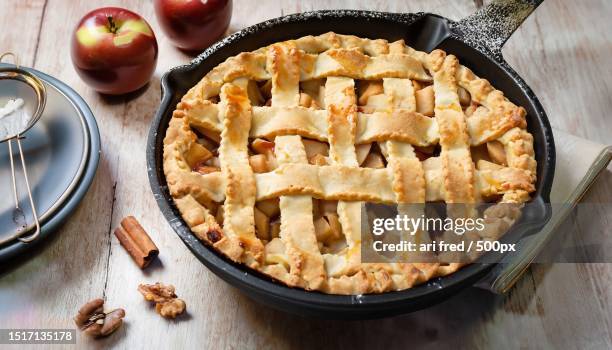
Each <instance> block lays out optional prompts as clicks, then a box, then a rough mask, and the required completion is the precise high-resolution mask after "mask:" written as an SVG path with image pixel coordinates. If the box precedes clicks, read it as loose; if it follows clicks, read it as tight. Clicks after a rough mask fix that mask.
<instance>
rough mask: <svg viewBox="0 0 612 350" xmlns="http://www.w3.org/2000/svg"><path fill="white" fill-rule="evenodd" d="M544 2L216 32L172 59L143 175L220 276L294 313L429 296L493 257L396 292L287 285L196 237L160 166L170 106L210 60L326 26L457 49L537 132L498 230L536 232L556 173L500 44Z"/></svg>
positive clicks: (547, 134)
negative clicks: (530, 169) (525, 205)
mask: <svg viewBox="0 0 612 350" xmlns="http://www.w3.org/2000/svg"><path fill="white" fill-rule="evenodd" d="M540 2H541V0H539V1H535V3H534V2H527V1H526V0H512V1H502V2H498V3H493V4H491V5H488V6H487V7H485V8H483V9H481V10H480V11H478V12H476V13H475V14H473V15H472V16H470V17H468V18H466V19H464V20H461V21H459V22H454V21H451V20H449V19H447V18H444V17H441V16H438V15H434V14H428V13H415V14H397V13H382V12H369V11H349V10H340V11H316V12H308V13H302V14H296V15H289V16H284V17H280V18H276V19H272V20H269V21H266V22H263V23H260V24H257V25H254V26H252V27H249V28H246V29H244V30H242V31H240V32H237V33H235V34H233V35H231V36H229V37H227V38H225V39H224V40H222V41H220V42H217V43H216V44H214V45H213V46H211V47H210V48H208V49H207V50H206V51H204V52H203V53H202V54H201V55H200V56H199V57H197V58H196V59H195V60H194V61H192V62H191V63H190V64H189V65H186V66H181V67H177V68H174V69H172V70H170V71H169V72H167V73H166V74H165V75H164V77H163V78H162V82H161V85H162V102H161V105H160V107H159V110H158V112H157V114H156V116H155V119H154V120H153V122H152V124H151V130H150V133H149V139H148V144H147V162H148V167H149V180H150V183H151V188H152V190H153V193H154V195H155V197H156V199H157V202H158V205H159V207H160V209H161V211H162V213H163V214H164V216H165V217H166V219H167V220H168V221H169V223H170V225H171V226H172V227H173V228H174V230H175V231H176V232H177V234H178V235H179V236H180V237H181V239H182V240H183V241H184V242H185V244H186V245H187V247H188V248H189V249H190V250H191V251H192V252H193V253H194V254H195V255H196V256H197V257H198V259H200V260H201V261H202V262H203V263H204V264H205V265H206V266H207V267H208V268H209V269H210V270H212V271H213V272H214V273H215V274H217V275H218V276H219V277H221V278H222V279H224V280H225V281H226V282H228V283H230V284H232V285H233V286H235V287H238V288H239V289H241V290H242V291H243V292H244V293H246V294H247V295H248V296H250V297H251V298H253V299H255V300H257V301H259V302H261V303H263V304H266V305H268V306H271V307H274V308H277V309H280V310H284V311H288V312H292V313H296V314H300V315H307V316H315V317H322V318H336V319H365V318H377V317H384V316H391V315H396V314H400V313H406V312H410V311H414V310H417V309H421V308H424V307H427V306H430V305H432V304H434V303H436V302H439V301H441V300H443V299H445V298H447V297H449V296H450V295H452V294H453V293H455V292H457V291H459V290H460V289H462V288H465V287H468V286H471V285H473V284H474V283H475V282H476V281H477V280H479V279H480V278H482V277H483V276H484V275H485V274H486V273H487V272H488V271H489V270H490V269H491V268H492V267H493V265H492V264H484V263H476V264H472V265H469V266H466V267H464V268H463V269H461V270H459V271H458V272H456V273H454V274H452V275H450V276H447V277H443V278H437V279H434V280H432V281H430V282H429V283H427V284H424V285H420V286H416V287H414V288H412V289H408V290H404V291H400V292H390V293H384V294H378V295H363V296H340V295H326V294H322V293H318V292H306V291H303V290H300V289H293V288H289V287H286V286H284V285H281V284H278V283H275V282H273V281H271V280H270V279H269V278H266V277H265V276H262V275H261V274H259V273H257V272H254V271H251V270H249V269H247V268H245V267H244V266H241V265H238V264H235V263H232V262H231V261H229V260H228V259H226V258H224V257H223V256H222V255H220V254H219V253H217V252H215V251H214V250H213V249H211V248H210V247H208V246H206V245H204V244H203V243H201V242H200V241H199V240H198V239H197V238H196V237H195V236H194V235H193V234H192V232H191V231H190V229H189V227H188V226H187V225H186V224H185V222H184V221H183V220H182V219H181V216H180V214H179V212H178V210H177V209H176V208H175V206H174V205H173V204H172V203H173V202H172V198H171V197H170V194H169V192H168V188H167V186H166V182H165V177H164V174H163V169H162V153H163V139H164V136H165V134H166V128H167V126H168V121H169V119H170V118H171V116H172V111H173V110H174V108H175V106H176V104H177V102H178V101H179V100H180V98H181V97H182V96H183V95H184V94H185V93H186V92H187V90H188V89H189V88H191V87H192V86H193V85H195V84H196V83H197V82H198V81H199V80H200V79H201V78H202V77H203V76H204V75H205V74H206V73H207V72H208V71H209V70H211V69H212V68H213V67H215V66H217V65H218V64H219V63H221V62H223V61H224V60H225V59H226V58H228V57H230V56H234V55H237V54H239V53H240V52H243V51H252V50H255V49H257V48H260V47H262V46H265V45H267V44H270V43H273V42H277V41H282V40H287V39H292V38H299V37H302V36H305V35H309V34H312V35H317V34H321V33H325V32H328V31H334V32H336V33H340V34H354V35H357V36H359V37H366V38H372V39H375V38H384V39H387V40H389V41H393V40H397V39H404V40H405V41H406V43H407V44H408V45H410V46H412V47H414V48H416V49H419V50H423V51H427V52H429V51H431V50H432V49H434V48H441V49H444V50H445V51H447V52H448V53H452V54H454V55H456V56H457V57H458V58H459V60H460V62H462V63H463V64H464V65H466V66H467V67H470V68H471V69H472V70H473V71H474V72H475V73H476V74H477V75H478V76H480V77H484V78H486V79H488V80H489V81H491V83H492V84H493V85H494V86H495V87H497V88H498V89H500V90H502V91H503V92H504V93H505V94H506V96H507V97H508V98H509V99H510V100H512V101H513V102H515V103H516V104H518V105H521V106H523V107H525V108H526V109H527V112H528V125H529V126H528V128H529V131H530V132H531V134H532V135H533V136H534V142H535V144H534V146H535V151H536V159H537V162H538V169H537V171H538V181H537V184H536V188H537V190H536V192H535V194H534V195H533V198H534V199H533V203H532V204H531V205H530V206H529V207H530V209H529V210H527V211H525V212H524V213H523V216H522V219H521V221H520V222H519V223H517V224H515V225H514V226H513V228H512V229H511V230H510V231H509V232H508V233H506V235H505V236H504V237H503V240H517V239H518V238H520V237H522V236H524V235H527V234H532V233H535V232H538V231H539V229H541V228H542V226H543V225H544V224H545V223H546V221H548V219H549V217H550V213H549V211H548V210H547V209H546V206H545V203H546V202H548V201H549V194H550V188H551V185H552V180H553V172H554V163H555V148H554V142H553V136H552V131H551V128H550V124H549V122H548V119H547V117H546V114H545V113H544V110H543V109H542V106H541V105H540V102H539V101H538V99H537V98H536V96H535V95H534V94H533V92H532V91H531V89H530V88H529V87H528V86H527V84H525V82H524V81H523V80H522V79H521V78H520V77H519V76H518V74H517V73H516V72H515V71H513V70H512V69H511V68H510V67H509V66H508V64H507V63H506V62H505V61H504V59H503V58H502V55H501V46H502V45H503V44H504V42H505V41H506V40H507V39H508V37H509V36H510V34H512V32H514V30H515V29H516V28H517V27H518V26H519V25H520V23H521V22H522V21H523V20H524V19H525V18H526V17H527V16H528V15H529V14H530V13H531V12H532V11H533V10H534V9H535V7H537V5H539V3H540Z"/></svg>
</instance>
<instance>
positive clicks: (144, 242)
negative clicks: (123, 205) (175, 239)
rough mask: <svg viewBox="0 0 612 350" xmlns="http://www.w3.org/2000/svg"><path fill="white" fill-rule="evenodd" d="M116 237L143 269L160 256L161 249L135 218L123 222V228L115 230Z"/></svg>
mask: <svg viewBox="0 0 612 350" xmlns="http://www.w3.org/2000/svg"><path fill="white" fill-rule="evenodd" d="M115 236H117V239H118V240H119V243H121V245H122V246H123V248H125V250H127V252H128V253H129V254H130V256H131V257H132V259H133V260H134V262H136V264H137V265H138V267H140V268H141V269H143V268H145V267H147V266H148V265H149V264H150V263H151V261H152V260H153V259H154V258H155V257H156V256H157V255H159V249H158V248H157V246H156V245H155V243H153V241H152V240H151V237H149V235H148V234H147V232H146V231H145V230H144V229H143V228H142V226H140V224H139V223H138V221H137V220H136V218H134V217H133V216H128V217H126V218H124V219H123V220H121V226H120V227H117V229H116V230H115Z"/></svg>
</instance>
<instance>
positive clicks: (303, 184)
mask: <svg viewBox="0 0 612 350" xmlns="http://www.w3.org/2000/svg"><path fill="white" fill-rule="evenodd" d="M319 80H320V81H321V83H320V86H319V85H317V84H318V83H316V82H317V81H319ZM355 80H370V81H377V83H376V84H377V85H376V86H375V88H371V89H370V90H369V92H368V94H367V95H364V96H362V97H360V98H357V96H356V94H355V88H356V85H355ZM264 81H268V82H269V84H270V85H268V86H269V88H268V90H266V91H267V92H266V93H267V94H268V95H267V96H268V97H269V102H268V104H267V105H264V103H263V102H264V101H265V99H264V98H263V97H262V95H261V94H260V92H258V91H257V86H256V85H255V82H264ZM308 84H309V85H308ZM431 84H433V91H434V96H435V98H434V99H433V100H431V101H433V102H434V103H435V106H434V113H433V117H430V116H431V115H432V114H427V113H426V112H423V113H426V114H427V115H429V116H426V115H423V114H421V113H419V112H417V111H421V109H419V108H417V107H419V106H417V104H418V103H421V102H419V101H422V100H417V99H415V94H416V93H417V90H418V89H420V88H423V86H427V85H431ZM260 85H261V83H260ZM307 85H308V86H309V87H307ZM313 86H315V88H314V90H313ZM381 86H382V88H381ZM253 89H254V90H253ZM302 89H303V91H302ZM428 89H432V87H431V86H430V87H428ZM460 90H461V91H460ZM253 91H255V92H254V93H253ZM429 92H430V91H429ZM459 92H461V98H460V95H459ZM266 93H264V95H265V94H266ZM419 94H421V92H419ZM419 96H423V95H419ZM429 96H431V95H429ZM466 96H467V97H466ZM430 98H431V97H430ZM466 99H467V102H470V103H471V105H470V106H469V107H468V108H467V109H464V108H465V107H466V106H465V104H466V103H467V102H466ZM301 101H303V102H301ZM359 101H361V103H360V102H359ZM270 104H271V105H270ZM359 104H361V105H363V106H359ZM420 107H423V106H422V105H420ZM430 111H431V110H430ZM525 114H526V112H525V110H524V109H523V108H522V107H518V106H516V105H514V104H513V103H512V102H510V101H509V100H507V99H506V98H505V97H504V95H503V93H502V92H501V91H499V90H496V89H495V88H494V87H492V86H491V84H490V83H489V82H488V81H487V80H485V79H482V78H479V77H477V76H476V75H474V73H473V72H472V71H471V70H470V69H468V68H466V67H464V66H461V65H460V64H459V62H458V60H457V58H456V57H454V56H453V55H447V54H446V53H445V52H444V51H442V50H434V51H433V52H431V53H429V54H428V53H424V52H420V51H416V50H414V49H412V48H410V47H408V46H406V45H405V44H404V42H403V41H396V42H393V43H389V42H387V41H386V40H381V39H378V40H370V39H363V38H358V37H355V36H348V35H339V34H335V33H326V34H322V35H319V36H306V37H303V38H299V39H296V40H289V41H286V42H281V43H276V44H273V45H270V46H267V47H263V48H260V49H258V50H256V51H253V52H245V53H241V54H239V55H237V56H234V57H230V58H228V59H227V60H226V61H225V62H223V63H221V64H220V65H218V66H217V67H215V68H214V69H212V70H211V71H210V72H209V73H208V74H206V76H204V77H203V78H202V79H201V80H200V82H199V83H198V84H196V85H195V86H194V87H193V88H191V89H190V90H189V91H188V92H187V94H185V96H183V98H182V99H181V102H179V103H178V105H177V108H176V110H175V111H174V113H173V118H172V119H171V121H170V124H169V126H168V130H167V133H166V137H165V139H164V172H165V174H166V180H167V183H168V187H169V190H170V194H171V195H172V197H173V198H174V202H175V205H176V206H177V208H178V210H179V211H180V213H181V215H182V217H183V219H184V220H185V222H186V223H187V225H189V227H190V228H191V230H192V231H193V232H194V234H195V235H196V236H197V237H198V238H199V239H200V240H202V241H203V242H206V243H207V244H210V245H211V246H213V247H215V248H216V249H217V250H219V251H221V252H222V253H224V254H225V255H226V256H227V257H229V258H230V259H231V260H233V261H236V262H239V263H244V264H246V265H248V266H249V267H251V268H253V269H257V270H259V271H261V272H263V273H264V274H267V275H269V276H271V277H272V278H274V279H276V280H278V281H281V282H283V283H285V284H287V285H289V286H296V287H301V288H305V289H308V290H319V291H322V292H325V293H334V294H363V293H382V292H386V291H391V290H402V289H406V288H410V287H412V286H414V285H416V284H419V283H423V282H425V281H427V280H429V279H431V278H434V277H437V276H445V275H448V274H450V273H453V272H454V271H456V270H457V269H459V268H460V267H461V266H462V265H463V264H460V263H454V264H440V263H438V262H436V261H435V260H434V261H432V262H429V263H413V264H408V263H394V262H388V263H376V264H365V263H361V249H360V246H361V244H362V242H361V234H360V229H361V228H360V225H359V222H360V215H361V213H360V206H361V202H360V201H370V202H378V203H396V204H399V205H398V211H399V212H401V213H404V214H405V215H420V214H421V213H420V212H419V209H418V207H416V206H408V205H407V204H410V203H425V202H426V201H427V202H431V201H445V202H447V203H466V204H470V203H473V204H474V205H475V204H476V203H478V202H479V201H481V198H494V197H496V196H501V202H506V203H523V202H525V201H527V200H528V199H529V193H530V192H533V191H534V189H535V188H534V184H535V181H536V162H535V158H534V151H533V137H532V136H531V135H530V134H529V132H527V131H526V120H525ZM194 130H195V131H197V132H198V133H200V134H204V135H207V136H210V135H217V136H216V138H217V140H216V141H217V142H218V141H219V140H218V138H219V134H220V145H219V149H218V162H219V164H217V165H215V166H208V165H206V167H204V170H206V171H203V170H201V172H197V169H196V168H197V166H198V160H199V161H200V162H202V161H211V160H212V158H214V157H216V156H217V153H214V154H213V152H211V151H209V150H207V149H206V148H205V147H204V146H201V145H200V144H199V143H198V142H200V141H199V140H198V136H196V132H195V131H194ZM302 137H307V138H310V139H315V140H319V141H321V142H327V143H328V144H329V154H327V153H325V154H324V155H322V154H317V158H316V159H317V162H316V163H314V164H311V163H309V161H311V160H310V159H309V158H307V157H306V153H305V146H304V145H303V143H302V142H300V141H301V138H302ZM254 138H265V139H268V140H270V141H275V148H274V152H271V153H270V154H268V155H265V157H272V158H273V159H274V162H272V164H274V166H273V167H272V168H270V169H268V170H270V171H268V172H263V173H255V172H254V171H253V169H252V168H251V165H250V162H249V156H250V155H251V154H252V153H250V152H252V150H249V140H250V139H254ZM491 141H495V142H498V143H499V144H496V145H495V147H496V148H495V150H496V151H497V153H496V154H495V156H496V157H495V159H502V160H503V161H504V162H503V165H502V164H495V163H492V162H489V161H487V160H478V161H476V159H472V147H476V146H479V145H483V146H484V144H485V143H487V142H491ZM361 144H363V145H364V146H367V148H365V149H366V151H368V152H372V151H371V150H373V149H374V148H376V149H379V150H380V152H381V153H382V157H384V159H386V167H385V164H384V163H381V162H380V160H379V161H378V163H375V162H374V163H372V162H369V161H366V162H364V158H363V157H365V155H362V157H361V159H359V158H358V155H357V153H356V148H355V146H356V145H361ZM370 144H372V145H375V146H371V145H370ZM376 145H378V146H376ZM435 145H440V148H441V152H440V155H439V156H431V155H430V156H428V158H427V159H426V160H424V161H422V160H420V158H419V157H421V155H422V153H420V152H421V150H422V147H426V148H427V147H430V148H433V146H435ZM360 147H361V146H360ZM420 147H421V148H420ZM370 156H372V155H370ZM258 157H260V158H261V157H264V155H258ZM265 157H264V158H262V159H266V158H265ZM377 157H381V156H380V155H378V156H377ZM421 159H422V158H421ZM360 162H364V163H367V164H378V165H376V166H375V167H379V168H364V167H359V164H360ZM475 162H476V163H475ZM498 162H500V163H502V161H498ZM315 164H316V165H315ZM215 167H218V168H215ZM380 167H382V168H380ZM219 168H220V169H219ZM199 169H202V168H199ZM211 169H212V170H211ZM215 169H216V170H220V171H214V170H215ZM276 197H280V200H279V206H278V209H277V210H279V211H280V224H279V225H280V229H279V233H278V236H276V237H267V238H265V239H262V238H261V237H259V236H258V232H256V228H255V226H256V225H255V217H254V210H255V209H254V207H255V204H256V202H258V201H261V200H265V199H269V198H276ZM313 197H314V198H317V199H319V200H338V201H339V202H338V204H337V212H336V215H337V219H336V222H337V223H339V225H340V227H341V230H342V235H343V236H344V237H343V239H342V243H343V246H338V247H335V248H333V249H332V248H329V247H324V246H323V245H324V244H323V243H322V242H320V241H318V239H317V236H316V235H317V228H316V227H315V226H314V224H313V220H315V216H314V215H315V214H313V213H314V212H316V211H317V210H316V208H315V204H316V202H315V203H313V200H312V198H313ZM317 205H318V204H317ZM469 208H470V207H468V210H467V211H465V210H464V211H463V212H455V213H453V212H451V215H461V216H473V215H475V213H474V212H473V211H472V210H470V209H469ZM493 208H495V207H493ZM502 214H504V212H503V210H501V209H491V210H487V211H486V212H485V217H486V220H488V222H490V223H491V226H490V227H491V228H489V229H488V231H487V232H486V233H485V234H484V236H486V238H487V239H496V238H497V237H498V236H499V235H500V234H501V233H503V232H504V231H505V230H506V229H507V228H508V227H509V225H510V224H511V222H512V221H511V220H508V219H507V218H505V217H503V215H502ZM506 214H508V213H506ZM316 215H320V214H316ZM512 215H514V214H512ZM219 220H222V222H221V221H219ZM277 227H278V226H277ZM277 232H278V231H277ZM484 236H483V237H484ZM412 239H420V240H428V239H429V237H428V235H427V233H426V232H418V234H417V235H416V236H415V237H413V238H412ZM434 258H435V257H434Z"/></svg>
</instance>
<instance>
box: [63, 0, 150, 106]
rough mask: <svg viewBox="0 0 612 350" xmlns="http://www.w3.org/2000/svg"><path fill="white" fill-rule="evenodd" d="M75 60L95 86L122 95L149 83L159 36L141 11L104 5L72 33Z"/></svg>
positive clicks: (78, 67) (109, 92)
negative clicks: (141, 14)
mask: <svg viewBox="0 0 612 350" xmlns="http://www.w3.org/2000/svg"><path fill="white" fill-rule="evenodd" d="M71 56H72V63H73V64H74V68H75V69H76V71H77V73H78V74H79V76H80V77H81V79H83V80H84V81H85V83H87V84H88V85H89V86H91V87H92V88H93V89H94V90H96V91H99V92H101V93H104V94H110V95H120V94H124V93H128V92H132V91H135V90H138V89H139V88H141V87H143V86H144V85H146V84H147V82H148V81H149V80H150V79H151V76H153V73H154V72H155V66H156V65H157V40H156V39H155V34H154V33H153V30H152V29H151V26H149V24H148V23H147V21H145V20H144V19H143V18H142V17H140V16H139V15H138V14H136V13H134V12H132V11H129V10H126V9H122V8H118V7H104V8H99V9H97V10H93V11H91V12H89V13H88V14H86V15H85V17H83V18H82V19H81V21H80V22H79V24H78V25H77V27H76V29H75V30H74V34H73V36H72V48H71Z"/></svg>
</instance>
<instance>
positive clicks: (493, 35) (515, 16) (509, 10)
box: [450, 0, 544, 59]
mask: <svg viewBox="0 0 612 350" xmlns="http://www.w3.org/2000/svg"><path fill="white" fill-rule="evenodd" d="M542 1H544V0H494V1H493V2H491V3H490V4H488V5H486V6H484V7H483V8H481V9H480V10H478V11H476V12H475V13H473V14H472V15H470V16H468V17H466V18H464V19H462V20H460V21H458V22H454V23H452V24H451V25H450V27H451V30H452V31H454V32H455V33H457V34H458V35H459V36H461V37H462V38H463V40H464V41H468V42H473V43H475V44H476V45H477V46H478V45H480V46H484V47H485V48H487V49H488V50H489V51H491V52H492V53H493V55H494V56H495V57H496V58H498V59H502V55H501V49H502V46H503V45H504V44H505V43H506V41H507V40H508V38H510V36H511V35H512V33H514V31H515V30H516V29H517V28H518V27H519V26H520V25H521V24H522V23H523V21H524V20H525V19H526V18H527V17H529V15H530V14H531V13H532V12H533V11H534V10H535V9H536V7H538V6H539V5H540V4H541V3H542Z"/></svg>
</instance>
